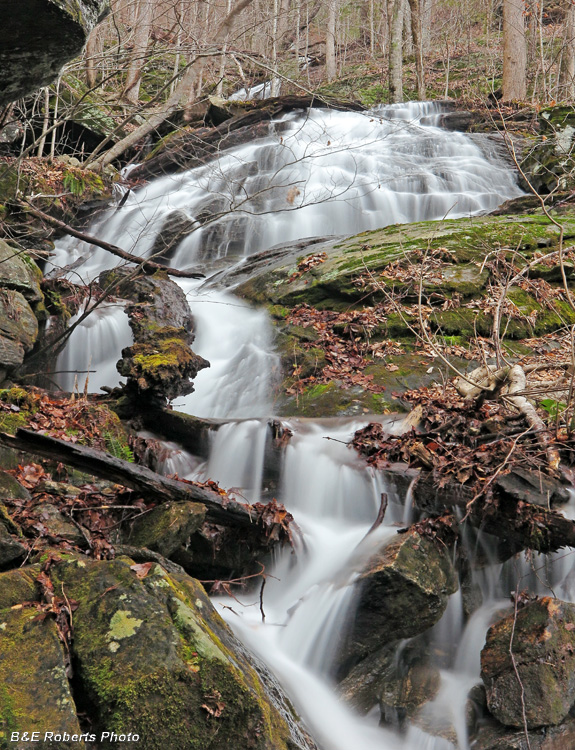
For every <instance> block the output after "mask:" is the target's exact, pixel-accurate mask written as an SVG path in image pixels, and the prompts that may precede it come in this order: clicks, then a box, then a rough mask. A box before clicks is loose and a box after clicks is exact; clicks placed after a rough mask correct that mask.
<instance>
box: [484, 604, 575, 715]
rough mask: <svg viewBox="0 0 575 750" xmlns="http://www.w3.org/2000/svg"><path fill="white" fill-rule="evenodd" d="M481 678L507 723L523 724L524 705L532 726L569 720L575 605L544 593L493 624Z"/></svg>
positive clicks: (574, 677) (494, 710) (574, 683)
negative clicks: (540, 597) (544, 595)
mask: <svg viewBox="0 0 575 750" xmlns="http://www.w3.org/2000/svg"><path fill="white" fill-rule="evenodd" d="M510 648H511V651H512V653H513V659H514V661H515V665H514V663H513V660H512V658H511V654H510ZM515 670H517V673H516V671H515ZM517 675H519V678H518V676H517ZM481 677H482V679H483V682H484V684H485V688H486V694H487V706H488V708H489V711H490V712H491V714H492V715H493V716H494V717H495V718H496V719H497V720H498V721H500V722H501V723H502V724H504V725H505V726H509V727H523V721H524V720H523V703H524V705H525V717H526V721H527V726H528V727H529V728H530V729H531V728H534V727H540V726H548V725H554V724H559V723H560V722H561V721H563V719H565V717H566V716H567V714H568V713H569V709H570V708H571V706H572V705H573V703H574V702H575V605H574V604H568V603H566V602H562V601H559V600H558V599H553V598H551V597H544V598H543V599H539V600H537V601H534V602H532V603H531V604H528V605H527V606H525V607H523V608H522V609H520V610H519V611H518V612H517V618H515V617H514V615H513V614H511V615H508V616H507V617H504V618H503V619H501V620H499V621H498V622H496V623H495V624H494V625H492V626H491V627H490V628H489V630H488V632H487V639H486V643H485V646H484V648H483V651H482V652H481ZM522 689H523V690H522ZM522 692H523V695H522Z"/></svg>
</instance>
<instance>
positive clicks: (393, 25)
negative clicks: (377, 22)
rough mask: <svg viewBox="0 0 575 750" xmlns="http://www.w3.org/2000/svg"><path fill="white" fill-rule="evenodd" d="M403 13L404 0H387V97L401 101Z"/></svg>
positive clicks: (393, 101)
mask: <svg viewBox="0 0 575 750" xmlns="http://www.w3.org/2000/svg"><path fill="white" fill-rule="evenodd" d="M403 13H404V0H387V27H388V40H389V41H388V50H389V99H390V101H391V102H392V103H395V102H402V101H403Z"/></svg>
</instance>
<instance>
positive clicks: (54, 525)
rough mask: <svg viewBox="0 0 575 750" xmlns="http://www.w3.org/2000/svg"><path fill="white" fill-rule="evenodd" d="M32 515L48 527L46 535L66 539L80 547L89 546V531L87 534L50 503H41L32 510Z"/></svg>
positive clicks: (55, 538)
mask: <svg viewBox="0 0 575 750" xmlns="http://www.w3.org/2000/svg"><path fill="white" fill-rule="evenodd" d="M32 515H33V516H34V518H36V519H37V520H38V521H39V522H40V523H41V524H42V525H43V526H44V527H45V529H46V531H45V535H46V536H47V537H49V538H52V539H53V540H60V539H64V540H65V541H67V542H70V544H75V545H78V546H79V547H86V546H87V544H88V543H87V537H88V532H86V533H85V534H83V533H82V531H81V530H80V529H79V528H78V527H77V526H75V525H74V524H73V523H71V522H70V521H68V519H67V518H66V517H65V516H64V515H63V514H62V513H60V511H59V510H58V509H57V508H56V507H54V506H53V505H51V504H50V503H40V505H36V506H35V507H34V509H33V511H32Z"/></svg>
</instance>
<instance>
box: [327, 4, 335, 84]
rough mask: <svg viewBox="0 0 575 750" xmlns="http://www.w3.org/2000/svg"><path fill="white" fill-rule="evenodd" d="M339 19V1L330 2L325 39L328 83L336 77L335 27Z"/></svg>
mask: <svg viewBox="0 0 575 750" xmlns="http://www.w3.org/2000/svg"><path fill="white" fill-rule="evenodd" d="M336 19H337V0H328V16H327V34H326V37H325V68H326V75H327V80H328V81H333V79H334V78H335V76H336V73H337V68H336V59H335V26H336Z"/></svg>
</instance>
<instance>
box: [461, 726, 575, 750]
mask: <svg viewBox="0 0 575 750" xmlns="http://www.w3.org/2000/svg"><path fill="white" fill-rule="evenodd" d="M471 747H472V748H473V750H572V748H573V747H575V720H574V719H567V720H566V721H565V722H563V723H562V724H559V725H558V726H555V727H545V728H539V729H530V730H529V744H527V739H526V737H525V732H524V731H523V730H517V729H516V730H510V729H508V728H507V727H504V726H503V725H502V724H499V722H497V721H495V720H493V719H491V720H489V721H485V720H484V721H482V723H481V726H480V727H479V728H478V731H477V733H476V734H475V735H474V736H473V737H472V741H471Z"/></svg>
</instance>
